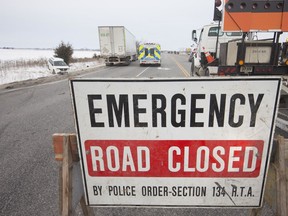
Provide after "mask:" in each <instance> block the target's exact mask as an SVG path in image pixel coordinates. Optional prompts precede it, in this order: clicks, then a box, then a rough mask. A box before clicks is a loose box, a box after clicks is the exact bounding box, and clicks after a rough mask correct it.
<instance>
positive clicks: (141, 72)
mask: <svg viewBox="0 0 288 216" xmlns="http://www.w3.org/2000/svg"><path fill="white" fill-rule="evenodd" d="M149 68H150V67H147V68H146V69H145V70H143V71H142V72H140V73H139V74H138V75H137V76H136V77H139V76H141V75H142V74H143V73H144V72H145V71H146V70H148V69H149Z"/></svg>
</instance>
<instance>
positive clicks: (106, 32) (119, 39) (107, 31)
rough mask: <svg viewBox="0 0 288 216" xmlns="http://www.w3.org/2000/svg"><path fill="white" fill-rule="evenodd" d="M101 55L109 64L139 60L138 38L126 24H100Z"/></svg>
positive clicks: (127, 63)
mask: <svg viewBox="0 0 288 216" xmlns="http://www.w3.org/2000/svg"><path fill="white" fill-rule="evenodd" d="M98 32H99V44H100V52H101V56H102V57H103V58H104V59H105V63H106V65H107V66H111V65H114V64H122V65H129V64H130V62H131V61H136V60H137V48H136V39H135V37H134V35H133V34H131V33H130V32H129V31H128V30H127V29H126V28H125V27H124V26H99V27H98Z"/></svg>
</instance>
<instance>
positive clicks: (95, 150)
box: [85, 140, 264, 178]
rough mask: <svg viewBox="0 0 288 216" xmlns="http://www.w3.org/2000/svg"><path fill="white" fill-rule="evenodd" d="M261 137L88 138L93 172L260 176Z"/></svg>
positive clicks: (87, 150)
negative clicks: (180, 138) (193, 138)
mask: <svg viewBox="0 0 288 216" xmlns="http://www.w3.org/2000/svg"><path fill="white" fill-rule="evenodd" d="M263 144H264V141H262V140H87V141H85V149H86V160H87V165H88V173H89V175H90V176H103V177H104V176H106V177H117V176H122V177H216V178H217V177H218V178H219V177H232V178H233V177H243V178H244V177H245V178H254V177H257V176H259V172H260V166H261V162H262V152H263Z"/></svg>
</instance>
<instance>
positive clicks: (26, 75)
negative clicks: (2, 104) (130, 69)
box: [0, 49, 104, 85]
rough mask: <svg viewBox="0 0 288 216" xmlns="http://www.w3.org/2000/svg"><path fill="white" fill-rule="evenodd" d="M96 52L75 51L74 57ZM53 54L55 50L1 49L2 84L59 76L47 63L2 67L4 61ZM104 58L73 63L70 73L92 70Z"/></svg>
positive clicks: (0, 68) (0, 81) (0, 72)
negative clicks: (52, 71) (42, 64)
mask: <svg viewBox="0 0 288 216" xmlns="http://www.w3.org/2000/svg"><path fill="white" fill-rule="evenodd" d="M94 54H97V55H99V52H97V51H86V50H85V51H74V54H73V58H92V56H93V55H94ZM51 56H53V50H30V49H29V50H25V49H11V50H6V49H0V85H5V84H9V83H14V82H19V81H23V82H24V81H27V80H31V79H32V80H33V79H38V78H43V77H51V76H57V75H54V74H52V73H51V71H49V69H48V67H47V65H44V66H32V67H30V66H29V67H28V66H25V67H12V68H9V69H8V70H7V69H6V68H4V67H2V63H3V62H7V61H12V62H13V61H17V60H24V61H26V60H27V61H28V60H37V59H48V58H49V57H51ZM102 65H104V64H103V60H102V59H99V60H96V59H95V60H93V61H90V62H80V63H71V64H70V69H69V71H68V74H69V73H77V72H80V71H86V70H90V69H91V68H95V67H99V66H102Z"/></svg>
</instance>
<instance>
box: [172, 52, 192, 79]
mask: <svg viewBox="0 0 288 216" xmlns="http://www.w3.org/2000/svg"><path fill="white" fill-rule="evenodd" d="M170 57H171V58H172V59H173V61H174V62H175V63H176V65H177V66H178V67H179V69H180V70H181V71H182V73H183V74H184V76H186V77H190V73H189V72H188V71H187V70H186V69H185V68H184V67H183V66H182V65H181V64H180V63H179V62H178V61H177V60H176V59H175V58H174V57H172V56H170Z"/></svg>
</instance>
